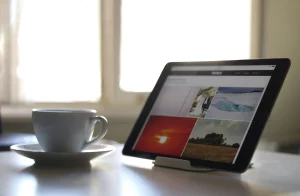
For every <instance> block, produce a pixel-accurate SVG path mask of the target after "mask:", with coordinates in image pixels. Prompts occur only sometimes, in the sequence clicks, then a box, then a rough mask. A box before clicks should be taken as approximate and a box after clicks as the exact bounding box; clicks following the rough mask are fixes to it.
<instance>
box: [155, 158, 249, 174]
mask: <svg viewBox="0 0 300 196" xmlns="http://www.w3.org/2000/svg"><path fill="white" fill-rule="evenodd" d="M153 164H154V165H155V166H161V167H169V168H174V169H182V170H188V171H198V172H208V171H216V169H211V168H206V167H201V166H192V165H191V163H190V161H187V160H182V159H175V158H169V157H156V159H155V161H153ZM252 167H253V163H251V164H250V165H249V167H248V169H250V168H252Z"/></svg>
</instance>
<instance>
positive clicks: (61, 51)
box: [0, 0, 101, 103]
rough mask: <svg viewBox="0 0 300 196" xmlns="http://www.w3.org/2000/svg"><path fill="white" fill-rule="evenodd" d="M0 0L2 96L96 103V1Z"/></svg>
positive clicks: (18, 100) (14, 99) (98, 81)
mask: <svg viewBox="0 0 300 196" xmlns="http://www.w3.org/2000/svg"><path fill="white" fill-rule="evenodd" d="M0 2H1V5H0V6H1V9H2V10H1V27H4V28H1V35H0V40H2V39H4V41H3V40H2V41H1V42H0V43H1V44H2V45H4V46H3V47H2V48H4V52H3V51H2V54H1V59H0V62H1V64H2V65H3V67H4V73H3V77H4V78H3V80H4V82H5V83H6V85H5V86H4V87H3V89H1V90H2V93H1V94H3V92H4V94H7V95H6V96H4V97H1V98H2V100H4V101H5V102H10V103H24V102H48V103H67V102H97V101H98V100H99V99H100V97H101V75H100V74H101V70H100V19H99V18H100V14H99V10H100V9H99V1H98V0H88V1H82V0H1V1H0ZM5 8H8V9H5ZM2 15H4V17H3V16H2ZM2 31H3V32H2ZM2 50H3V49H2ZM2 72H3V71H2Z"/></svg>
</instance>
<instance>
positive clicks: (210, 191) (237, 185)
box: [124, 165, 275, 196]
mask: <svg viewBox="0 0 300 196" xmlns="http://www.w3.org/2000/svg"><path fill="white" fill-rule="evenodd" d="M124 167H125V168H126V169H127V170H128V171H127V172H128V173H130V174H131V176H130V178H131V179H132V180H134V178H138V180H139V181H142V182H143V183H144V184H147V185H148V186H150V187H152V188H159V189H160V190H162V191H163V193H162V195H168V194H171V193H172V192H170V190H174V189H175V190H176V193H177V194H178V195H186V193H188V191H189V190H193V192H197V193H199V194H198V195H202V194H203V195H216V194H220V195H245V196H247V195H249V196H250V195H272V194H274V193H275V192H274V191H272V190H270V189H267V188H264V187H263V186H260V185H256V184H251V183H249V182H246V181H243V180H242V178H241V174H238V173H230V172H222V171H211V172H192V171H184V170H177V169H171V168H164V167H156V166H154V167H153V168H152V169H150V168H140V167H135V166H130V165H124Z"/></svg>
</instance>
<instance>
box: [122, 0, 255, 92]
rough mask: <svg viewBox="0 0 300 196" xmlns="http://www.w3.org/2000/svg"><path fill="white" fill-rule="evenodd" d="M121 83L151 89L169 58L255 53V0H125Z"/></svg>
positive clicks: (129, 88) (137, 89) (134, 89)
mask: <svg viewBox="0 0 300 196" xmlns="http://www.w3.org/2000/svg"><path fill="white" fill-rule="evenodd" d="M121 11H122V12H121V61H120V62H121V67H120V87H121V89H122V90H124V91H130V92H147V91H151V90H152V88H153V87H154V84H155V82H156V80H157V78H158V76H159V74H160V72H161V70H162V68H163V66H164V65H165V64H166V63H167V62H170V61H203V60H223V59H224V60H225V59H243V58H249V57H250V20H251V19H250V17H251V15H250V14H251V0H242V1H241V0H226V1H224V0H210V1H207V0H163V1H159V0H143V1H141V0H123V1H122V7H121Z"/></svg>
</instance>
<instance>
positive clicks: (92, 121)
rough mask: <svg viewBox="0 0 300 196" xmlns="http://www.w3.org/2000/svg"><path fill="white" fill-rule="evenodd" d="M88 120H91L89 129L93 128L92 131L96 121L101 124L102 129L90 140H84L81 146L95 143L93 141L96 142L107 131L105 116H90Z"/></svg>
mask: <svg viewBox="0 0 300 196" xmlns="http://www.w3.org/2000/svg"><path fill="white" fill-rule="evenodd" d="M90 121H91V125H92V126H91V129H93V132H94V127H95V125H96V123H97V122H100V123H101V124H102V130H101V131H100V133H99V134H98V135H97V136H96V137H95V138H93V139H91V140H90V141H86V142H85V143H84V144H83V148H85V147H87V146H89V145H91V144H93V143H95V142H98V141H99V140H101V139H102V138H103V137H104V136H105V135H106V133H107V127H108V126H107V125H108V122H107V120H106V118H105V117H104V116H93V117H91V118H90Z"/></svg>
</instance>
